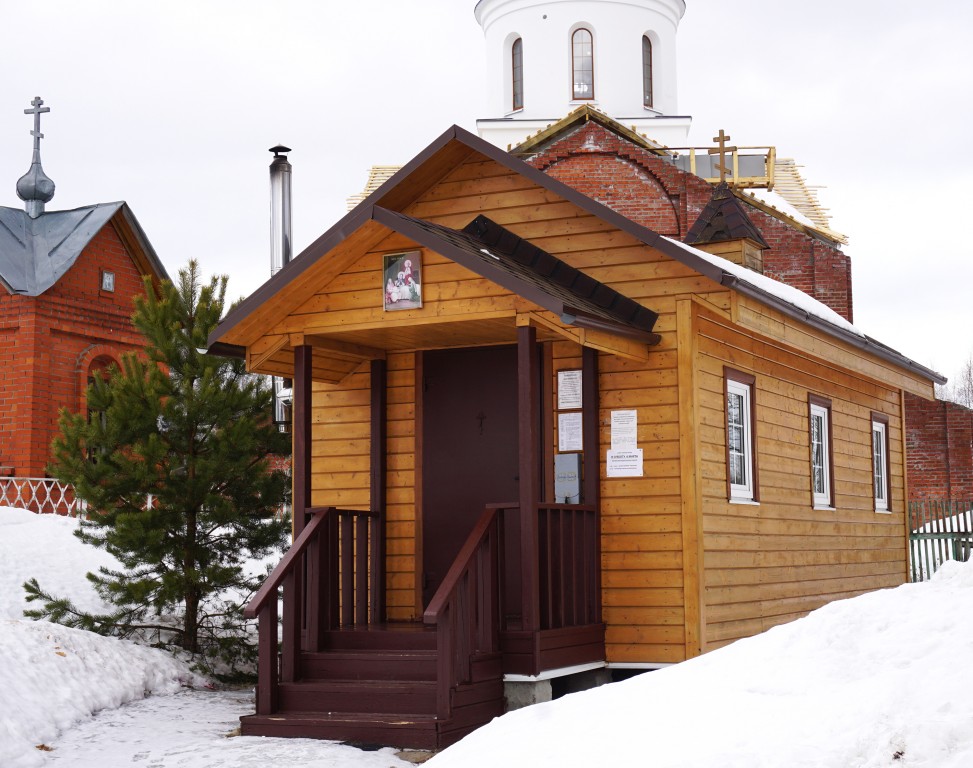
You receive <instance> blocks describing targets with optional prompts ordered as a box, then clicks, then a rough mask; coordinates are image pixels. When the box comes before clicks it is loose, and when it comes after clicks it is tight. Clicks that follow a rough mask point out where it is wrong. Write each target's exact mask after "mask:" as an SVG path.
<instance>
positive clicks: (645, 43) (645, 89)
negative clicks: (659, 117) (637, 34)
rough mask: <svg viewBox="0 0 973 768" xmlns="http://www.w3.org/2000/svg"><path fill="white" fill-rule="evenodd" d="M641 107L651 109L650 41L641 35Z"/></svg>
mask: <svg viewBox="0 0 973 768" xmlns="http://www.w3.org/2000/svg"><path fill="white" fill-rule="evenodd" d="M642 106H644V107H648V108H651V107H652V41H651V40H649V36H648V35H642Z"/></svg>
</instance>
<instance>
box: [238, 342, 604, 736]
mask: <svg viewBox="0 0 973 768" xmlns="http://www.w3.org/2000/svg"><path fill="white" fill-rule="evenodd" d="M516 334H517V346H516V359H517V371H516V378H517V381H516V385H517V386H516V393H517V394H516V415H517V418H516V421H517V426H516V431H517V435H516V449H515V454H516V455H515V457H514V459H515V462H516V465H517V468H518V476H517V477H516V478H515V480H516V483H515V485H514V488H515V491H516V494H517V495H518V497H519V498H517V499H516V500H513V501H506V502H503V501H499V502H497V503H488V504H485V505H483V506H482V507H481V509H480V511H479V515H478V517H476V518H475V521H474V522H473V524H472V525H471V526H470V527H469V529H468V530H467V531H465V532H464V538H463V540H462V543H461V546H459V549H458V552H457V553H456V554H455V557H452V559H451V560H450V562H449V566H448V569H447V570H446V572H445V575H444V576H443V577H442V578H441V580H440V579H436V583H435V584H434V585H433V586H434V587H435V589H434V591H432V592H431V598H429V599H428V600H426V599H420V611H421V613H420V614H419V616H421V618H420V619H419V620H418V621H416V620H413V621H402V620H400V621H394V620H392V621H390V620H389V619H390V611H389V608H388V595H389V593H390V590H391V589H392V588H393V584H392V582H393V579H392V578H390V575H389V574H388V573H387V563H388V561H389V555H388V552H387V544H388V539H387V533H388V527H389V520H388V519H387V515H386V514H385V510H386V509H387V508H388V506H389V504H388V501H387V499H388V488H387V479H388V476H389V472H388V467H387V458H388V451H387V450H386V448H387V443H388V440H389V438H388V423H387V415H388V412H389V408H388V403H387V392H388V377H387V366H386V361H385V360H384V359H382V358H380V357H379V358H376V359H373V360H371V361H369V362H368V365H367V367H368V374H369V382H370V387H369V391H370V401H371V402H370V408H369V412H370V426H369V432H370V439H369V446H370V456H369V459H370V460H369V466H370V472H369V483H370V487H369V498H370V500H371V503H370V505H369V506H370V507H371V508H370V509H368V510H358V511H353V510H347V509H340V508H337V507H335V506H329V507H320V506H312V505H311V504H310V499H311V478H312V455H311V454H312V450H311V446H312V439H311V435H312V408H311V392H312V390H313V388H314V387H313V382H312V372H313V371H314V370H315V365H314V348H313V347H312V346H311V345H299V346H297V347H295V348H294V351H293V354H294V368H293V397H294V401H293V403H294V413H293V419H294V446H295V453H294V464H293V471H294V477H295V487H294V509H295V510H300V509H302V510H304V512H303V514H300V515H295V521H294V529H295V540H294V544H293V546H292V548H291V549H290V551H289V552H288V553H287V555H286V556H285V558H284V559H283V560H282V561H281V563H280V564H279V565H278V567H277V568H276V569H275V571H274V573H273V574H272V575H271V576H270V578H269V579H268V580H267V582H266V583H265V585H264V586H263V588H262V589H261V590H260V592H259V593H258V594H257V595H256V596H255V598H254V600H253V601H252V602H251V604H250V606H249V607H248V609H247V615H248V616H250V617H251V618H253V617H256V618H258V623H259V635H260V659H259V682H258V688H257V691H258V693H257V711H256V714H254V715H251V716H247V717H244V718H242V728H243V732H244V733H245V734H250V735H273V736H305V737H307V736H315V737H320V738H329V739H340V740H351V741H356V742H366V743H380V744H393V745H396V746H404V747H417V748H433V749H435V748H441V747H444V746H446V745H448V744H450V743H452V742H453V741H455V740H457V739H459V738H461V737H462V736H463V735H465V734H466V733H468V732H469V731H471V730H473V729H474V728H476V727H478V726H479V725H482V724H484V723H486V722H488V721H489V720H490V719H492V718H493V717H495V716H497V715H499V714H502V712H503V711H504V696H503V676H504V675H505V674H516V675H539V674H541V673H543V672H546V671H550V670H554V669H560V668H564V667H570V666H575V665H583V664H590V663H598V662H602V661H604V659H605V649H604V625H603V624H602V620H601V584H600V568H599V565H600V557H601V555H600V521H599V502H598V493H599V473H598V464H597V462H598V448H597V440H598V429H597V422H596V419H597V412H598V411H597V404H598V395H597V353H596V352H595V351H594V350H591V349H584V350H581V355H582V390H583V391H582V399H583V402H584V403H585V404H586V408H585V410H584V412H583V415H584V420H585V440H586V442H585V446H584V447H585V451H584V453H583V456H584V477H583V489H582V499H583V503H580V504H557V503H553V502H552V501H549V500H548V499H549V498H550V497H549V495H548V494H549V492H550V489H551V487H552V486H551V483H550V482H548V481H547V475H548V473H547V465H548V464H549V463H550V462H552V461H553V457H552V456H550V455H549V454H550V453H551V451H550V449H549V448H548V447H547V446H550V445H551V444H552V441H551V439H550V435H548V434H546V430H545V420H544V418H543V413H542V409H543V396H542V392H541V390H542V387H541V386H540V384H541V381H542V379H543V377H544V375H545V371H546V366H545V362H544V361H545V355H544V353H543V349H542V345H541V344H539V343H538V340H537V333H536V329H535V328H534V327H531V326H529V325H523V326H520V327H518V328H517V330H516ZM416 355H417V357H418V360H419V361H420V363H419V368H420V370H421V368H422V365H421V360H422V359H423V353H416ZM546 373H548V374H549V373H550V371H546ZM419 389H421V387H419ZM481 416H482V412H481ZM417 424H421V422H419V420H418V419H417ZM420 431H421V427H420ZM422 442H423V441H422V439H421V436H420V439H418V440H417V443H419V444H421V443H422ZM317 471H318V472H320V471H321V466H320V461H318V465H317ZM421 476H422V475H421V473H417V477H421ZM321 495H323V494H321V493H320V492H317V496H318V497H319V498H320V496H321ZM417 512H418V510H417ZM454 512H455V513H456V516H457V517H461V515H460V510H454ZM427 538H429V539H431V536H429V537H427ZM418 562H419V561H418V560H417V565H416V567H417V568H418V567H419V565H418ZM427 562H428V561H427ZM422 579H423V574H417V580H418V581H419V582H421V580H422ZM418 593H419V590H418V589H417V599H419V597H418ZM281 596H282V600H281ZM279 605H280V606H282V615H281V616H278V610H279ZM399 618H401V611H400V612H399ZM279 626H280V627H282V629H281V630H280V636H279V638H278V627H279ZM278 639H279V640H280V643H279V649H278Z"/></svg>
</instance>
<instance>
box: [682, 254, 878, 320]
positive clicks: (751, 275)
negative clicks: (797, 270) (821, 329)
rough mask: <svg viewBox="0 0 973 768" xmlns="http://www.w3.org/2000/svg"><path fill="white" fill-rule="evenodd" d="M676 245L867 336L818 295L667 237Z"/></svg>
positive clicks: (773, 293) (777, 296)
mask: <svg viewBox="0 0 973 768" xmlns="http://www.w3.org/2000/svg"><path fill="white" fill-rule="evenodd" d="M665 239H666V240H668V241H669V242H670V243H672V244H673V245H676V246H679V247H680V248H682V249H684V250H686V251H688V252H690V253H692V254H693V255H694V256H697V257H698V258H701V259H704V260H705V261H708V262H709V263H710V264H712V265H713V266H714V267H718V268H719V269H722V270H723V271H724V272H726V273H728V274H730V275H733V276H734V277H735V278H737V280H740V281H741V282H744V283H748V284H749V285H752V286H753V287H754V288H757V289H759V290H761V291H763V292H764V293H768V294H771V295H772V296H774V297H776V298H778V299H780V300H781V301H785V302H787V303H788V304H790V305H792V306H793V307H795V308H796V309H799V310H800V311H801V312H804V313H805V314H807V315H811V316H813V317H816V318H817V319H819V320H823V321H825V322H826V323H829V324H831V325H834V326H836V327H838V328H841V329H842V330H844V331H848V332H849V333H853V334H855V335H856V336H861V337H862V338H864V337H865V334H864V333H862V332H861V331H860V330H859V329H858V328H856V327H855V326H854V325H852V324H851V323H849V322H848V321H847V320H845V318H843V317H842V316H841V315H839V314H838V313H837V312H835V311H834V310H833V309H831V307H829V306H827V305H825V304H822V303H821V302H820V301H818V300H817V299H815V298H812V297H811V296H808V295H807V294H806V293H804V291H801V290H798V289H797V288H794V287H792V286H790V285H785V284H784V283H781V282H778V281H777V280H774V279H773V278H771V277H767V276H766V275H761V274H760V273H759V272H754V271H753V270H752V269H747V268H746V267H744V266H741V265H739V264H734V263H733V262H732V261H729V260H728V259H724V258H723V257H722V256H716V255H714V254H712V253H707V252H706V251H701V250H700V249H699V248H693V247H692V246H691V245H686V243H682V242H680V241H679V240H673V239H672V238H671V237H666V238H665Z"/></svg>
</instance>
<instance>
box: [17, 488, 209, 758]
mask: <svg viewBox="0 0 973 768" xmlns="http://www.w3.org/2000/svg"><path fill="white" fill-rule="evenodd" d="M77 526H78V521H77V520H74V519H71V518H66V517H59V516H57V515H35V514H33V513H31V512H27V511H25V510H22V509H13V508H9V507H0V562H2V563H3V568H2V569H0V659H2V660H3V665H2V667H0V766H3V768H13V767H14V766H17V767H18V768H19V766H34V765H42V764H43V763H44V753H43V752H41V751H39V750H38V749H37V748H36V747H37V745H38V744H43V743H45V742H48V741H50V740H52V739H54V738H55V737H56V736H57V735H58V734H59V733H61V732H62V731H64V730H65V729H67V728H69V727H70V726H72V725H74V724H75V723H77V722H79V721H81V720H84V719H86V718H88V717H89V716H90V715H91V714H93V713H95V712H98V711H100V710H102V709H106V708H109V707H117V706H119V705H121V704H123V703H125V702H129V701H133V700H135V699H140V698H142V697H143V696H146V695H148V694H151V693H173V692H175V691H178V690H179V689H180V687H181V686H182V685H184V684H189V683H196V684H202V683H204V682H205V680H203V679H202V678H200V677H198V676H197V675H194V674H193V673H191V672H190V671H189V668H188V666H187V665H186V664H184V663H182V662H179V661H177V660H176V659H174V658H173V657H172V656H171V655H170V654H168V653H165V652H163V651H159V650H155V649H152V648H145V647H141V646H137V645H135V644H134V643H130V642H125V641H122V640H116V639H114V638H108V637H101V636H99V635H94V634H91V633H89V632H82V631H80V630H75V629H69V628H67V627H63V626H60V625H59V624H51V623H49V622H46V621H30V620H27V619H23V618H22V617H23V610H24V607H26V605H27V603H26V601H25V600H24V590H23V589H22V587H21V585H22V584H23V583H24V582H25V581H26V580H27V579H28V578H30V577H32V576H34V577H37V579H38V580H39V581H40V583H41V586H43V587H44V588H45V589H48V590H50V591H51V592H53V593H54V594H56V595H66V596H68V597H70V598H71V599H72V600H73V601H74V602H75V604H77V605H78V606H80V607H82V608H84V609H86V610H103V608H104V604H103V603H102V602H101V600H100V599H99V597H98V595H97V594H96V593H95V591H94V589H93V588H92V587H91V585H90V584H89V583H88V581H87V580H86V579H85V578H84V575H85V574H86V573H87V572H89V571H96V570H97V569H98V567H99V566H101V565H106V566H108V567H117V566H118V563H117V561H115V560H114V558H112V557H111V556H110V555H108V554H107V553H106V552H104V551H103V550H99V549H96V548H94V547H91V546H88V545H86V544H83V543H82V542H81V541H79V540H78V539H77V538H76V537H75V536H74V535H73V531H74V530H75V529H76V528H77Z"/></svg>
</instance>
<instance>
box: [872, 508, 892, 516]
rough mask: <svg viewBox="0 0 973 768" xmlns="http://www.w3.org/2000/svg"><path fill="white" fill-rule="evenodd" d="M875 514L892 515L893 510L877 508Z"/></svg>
mask: <svg viewBox="0 0 973 768" xmlns="http://www.w3.org/2000/svg"><path fill="white" fill-rule="evenodd" d="M875 514H876V515H891V514H892V510H891V509H876V510H875Z"/></svg>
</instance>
